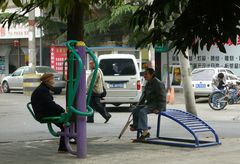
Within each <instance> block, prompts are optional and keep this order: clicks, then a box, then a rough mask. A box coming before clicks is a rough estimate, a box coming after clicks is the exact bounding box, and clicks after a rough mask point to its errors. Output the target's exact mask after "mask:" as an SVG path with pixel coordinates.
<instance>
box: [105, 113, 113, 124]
mask: <svg viewBox="0 0 240 164" xmlns="http://www.w3.org/2000/svg"><path fill="white" fill-rule="evenodd" d="M111 117H112V115H111V114H109V115H108V117H107V118H106V121H105V122H104V123H105V124H106V123H107V122H108V121H109V120H110V118H111Z"/></svg>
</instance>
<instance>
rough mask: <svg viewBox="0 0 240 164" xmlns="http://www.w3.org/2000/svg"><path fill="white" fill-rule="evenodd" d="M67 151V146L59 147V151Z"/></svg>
mask: <svg viewBox="0 0 240 164" xmlns="http://www.w3.org/2000/svg"><path fill="white" fill-rule="evenodd" d="M66 152H68V150H67V148H66V147H59V148H58V153H66Z"/></svg>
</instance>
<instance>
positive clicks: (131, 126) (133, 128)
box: [129, 124, 137, 132]
mask: <svg viewBox="0 0 240 164" xmlns="http://www.w3.org/2000/svg"><path fill="white" fill-rule="evenodd" d="M129 126H130V131H132V132H134V131H137V128H135V127H134V126H133V124H130V125H129Z"/></svg>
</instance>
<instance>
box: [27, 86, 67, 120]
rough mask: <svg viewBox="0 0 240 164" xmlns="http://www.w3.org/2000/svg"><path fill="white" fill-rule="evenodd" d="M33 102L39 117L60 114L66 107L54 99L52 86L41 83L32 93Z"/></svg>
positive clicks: (34, 109)
mask: <svg viewBox="0 0 240 164" xmlns="http://www.w3.org/2000/svg"><path fill="white" fill-rule="evenodd" d="M31 103H32V107H33V111H34V113H35V115H36V118H37V119H41V118H42V117H50V116H59V115H60V114H61V113H64V111H65V110H64V109H63V108H62V107H61V106H60V105H58V104H56V103H55V102H54V101H53V96H52V95H51V94H50V88H49V87H48V86H47V85H46V84H44V83H41V84H40V85H39V86H38V87H37V88H36V89H35V90H34V92H33V93H32V96H31Z"/></svg>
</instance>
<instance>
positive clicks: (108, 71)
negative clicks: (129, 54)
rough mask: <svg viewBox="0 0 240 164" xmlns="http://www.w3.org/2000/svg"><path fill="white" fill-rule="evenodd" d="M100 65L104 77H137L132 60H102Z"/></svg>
mask: <svg viewBox="0 0 240 164" xmlns="http://www.w3.org/2000/svg"><path fill="white" fill-rule="evenodd" d="M99 65H100V68H101V69H102V71H103V74H104V75H108V76H111V75H119V76H124V75H125V76H126V75H127V76H128V75H136V69H135V67H134V63H133V60H132V59H102V60H101V61H100V64H99Z"/></svg>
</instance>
